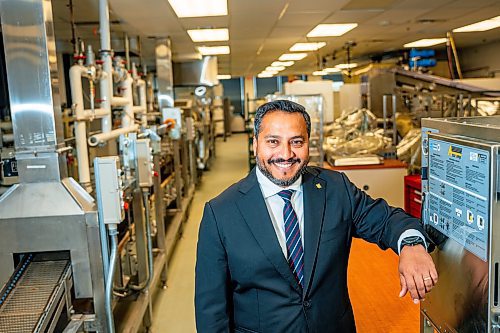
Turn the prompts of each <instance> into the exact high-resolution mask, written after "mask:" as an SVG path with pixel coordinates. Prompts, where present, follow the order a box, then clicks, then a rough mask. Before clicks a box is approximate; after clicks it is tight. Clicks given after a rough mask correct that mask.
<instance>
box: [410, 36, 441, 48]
mask: <svg viewBox="0 0 500 333" xmlns="http://www.w3.org/2000/svg"><path fill="white" fill-rule="evenodd" d="M443 43H446V38H427V39H419V40H417V41H414V42H411V43H406V44H405V45H403V46H404V47H428V46H433V45H437V44H443Z"/></svg>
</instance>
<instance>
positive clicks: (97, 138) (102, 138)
mask: <svg viewBox="0 0 500 333" xmlns="http://www.w3.org/2000/svg"><path fill="white" fill-rule="evenodd" d="M138 130H139V125H137V124H135V125H131V126H129V127H122V128H118V129H115V130H112V131H110V132H106V133H100V134H95V135H92V136H91V137H89V139H88V143H89V145H90V146H92V147H95V146H97V145H99V144H103V143H105V142H106V141H109V140H111V139H115V138H117V137H119V136H120V135H122V134H127V133H130V132H137V131H138Z"/></svg>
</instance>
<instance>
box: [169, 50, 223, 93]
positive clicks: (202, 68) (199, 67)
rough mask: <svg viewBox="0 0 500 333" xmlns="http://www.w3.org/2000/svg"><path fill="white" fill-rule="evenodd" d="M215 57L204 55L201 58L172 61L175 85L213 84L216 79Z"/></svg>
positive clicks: (216, 81) (215, 82)
mask: <svg viewBox="0 0 500 333" xmlns="http://www.w3.org/2000/svg"><path fill="white" fill-rule="evenodd" d="M217 73H218V68H217V57H215V56H205V57H203V58H202V59H201V60H196V61H190V62H179V63H174V85H175V86H210V87H211V86H215V85H217V84H219V80H218V79H217Z"/></svg>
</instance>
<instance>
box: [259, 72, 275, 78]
mask: <svg viewBox="0 0 500 333" xmlns="http://www.w3.org/2000/svg"><path fill="white" fill-rule="evenodd" d="M257 77H260V78H267V77H273V74H271V73H260V74H257Z"/></svg>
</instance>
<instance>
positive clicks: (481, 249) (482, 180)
mask: <svg viewBox="0 0 500 333" xmlns="http://www.w3.org/2000/svg"><path fill="white" fill-rule="evenodd" d="M428 147H429V151H428V161H429V182H428V186H429V190H428V195H427V198H426V202H427V207H428V212H427V215H426V216H425V220H424V221H425V223H427V224H430V225H432V226H433V227H434V228H436V229H437V230H439V231H440V232H442V233H443V234H444V235H445V236H447V237H449V238H452V239H453V240H455V241H456V242H458V243H459V244H461V245H462V246H464V248H466V249H467V250H468V251H470V252H472V253H473V254H475V255H477V256H478V257H479V258H481V259H482V260H484V261H486V258H487V242H488V226H489V220H490V218H489V210H490V207H489V202H490V200H489V196H490V194H489V193H490V192H489V184H490V153H489V151H486V150H481V149H477V148H472V147H468V146H463V145H459V144H455V143H451V142H447V141H442V140H438V139H433V138H431V139H429V146H428Z"/></svg>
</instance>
